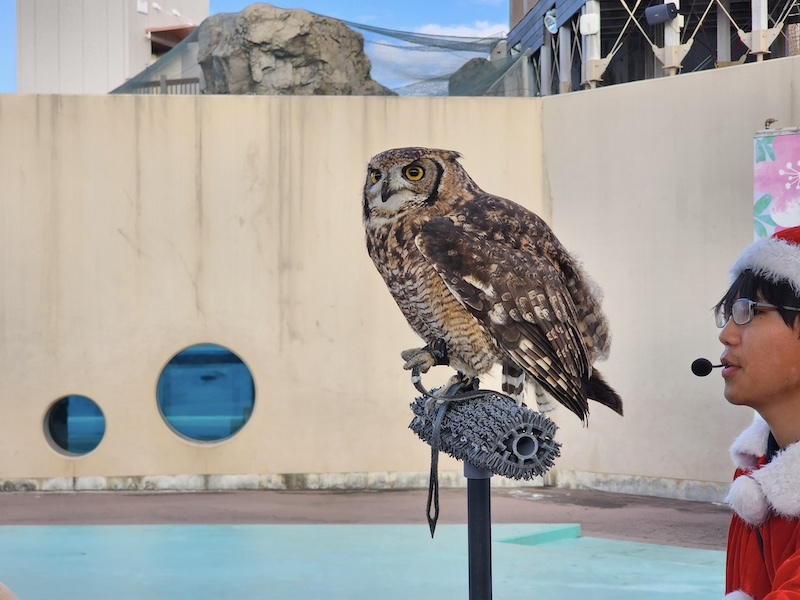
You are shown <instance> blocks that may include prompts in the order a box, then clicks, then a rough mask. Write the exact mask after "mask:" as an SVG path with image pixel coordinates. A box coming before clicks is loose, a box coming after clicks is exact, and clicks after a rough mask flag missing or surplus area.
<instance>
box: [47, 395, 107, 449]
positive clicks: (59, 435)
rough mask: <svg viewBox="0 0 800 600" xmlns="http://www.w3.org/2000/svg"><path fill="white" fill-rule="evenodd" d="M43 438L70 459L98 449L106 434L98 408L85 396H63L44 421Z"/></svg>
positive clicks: (103, 418) (51, 408)
mask: <svg viewBox="0 0 800 600" xmlns="http://www.w3.org/2000/svg"><path fill="white" fill-rule="evenodd" d="M44 429H45V437H47V439H48V440H49V441H50V443H51V444H52V445H53V447H54V448H55V449H56V450H57V451H59V452H61V453H67V454H70V455H82V454H86V453H88V452H91V451H92V450H94V449H95V448H97V446H98V444H100V441H101V440H102V439H103V435H105V432H106V419H105V417H104V416H103V412H102V411H101V410H100V408H99V407H98V406H97V404H95V403H94V402H92V400H90V399H89V398H87V397H86V396H64V397H63V398H60V399H59V400H56V401H55V402H54V403H53V405H52V406H51V407H50V408H49V410H48V411H47V414H46V415H45V418H44Z"/></svg>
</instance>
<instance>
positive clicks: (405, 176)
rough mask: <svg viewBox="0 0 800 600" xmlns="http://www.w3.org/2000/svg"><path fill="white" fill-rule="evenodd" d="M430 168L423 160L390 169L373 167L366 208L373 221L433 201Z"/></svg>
mask: <svg viewBox="0 0 800 600" xmlns="http://www.w3.org/2000/svg"><path fill="white" fill-rule="evenodd" d="M428 174H429V173H428V172H427V168H426V166H425V165H423V164H422V163H421V162H420V161H414V162H412V163H410V164H407V165H403V166H400V165H398V166H394V167H391V168H389V169H388V170H385V171H384V170H381V169H378V168H375V167H370V169H369V172H368V174H367V186H368V187H367V190H366V194H365V195H366V200H367V202H366V203H367V206H366V208H367V209H368V211H369V218H370V219H371V220H372V221H373V222H377V221H380V222H388V221H392V220H394V219H395V218H397V217H399V216H400V215H401V214H402V213H404V212H406V211H408V210H411V209H414V208H417V207H419V206H421V205H423V204H425V203H426V202H428V201H429V199H430V197H431V190H430V183H429V182H428V180H427V178H426V175H428Z"/></svg>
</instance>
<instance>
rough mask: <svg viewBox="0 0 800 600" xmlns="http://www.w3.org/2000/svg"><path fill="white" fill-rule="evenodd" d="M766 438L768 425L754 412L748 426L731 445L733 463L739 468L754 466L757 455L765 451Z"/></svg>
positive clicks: (767, 436)
mask: <svg viewBox="0 0 800 600" xmlns="http://www.w3.org/2000/svg"><path fill="white" fill-rule="evenodd" d="M768 438H769V425H767V422H766V421H765V420H764V419H763V418H761V415H759V414H758V413H755V414H754V416H753V422H752V423H751V425H750V427H748V428H747V429H745V430H744V431H743V432H742V433H740V434H739V437H737V438H736V441H734V442H733V445H731V458H733V464H735V465H736V466H737V467H738V468H740V469H752V468H753V467H755V466H756V463H757V462H758V459H759V457H761V456H764V455H765V454H766V453H767V439H768Z"/></svg>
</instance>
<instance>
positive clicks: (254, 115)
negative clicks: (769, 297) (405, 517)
mask: <svg viewBox="0 0 800 600" xmlns="http://www.w3.org/2000/svg"><path fill="white" fill-rule="evenodd" d="M799 60H800V59H781V60H773V61H767V62H764V63H762V64H754V65H746V66H743V67H739V68H737V69H723V70H719V71H715V72H706V73H702V74H698V75H682V76H680V77H678V78H672V79H661V80H654V81H645V82H640V83H634V84H629V85H625V86H615V87H612V88H608V89H600V90H594V91H590V92H580V93H575V94H569V95H564V96H558V97H553V98H547V99H544V100H541V99H525V98H509V99H500V98H482V99H481V98H445V99H421V98H321V97H320V98H316V97H314V98H304V97H298V98H290V97H197V98H189V97H172V96H167V97H139V98H136V97H124V96H114V97H66V96H54V97H34V96H0V182H2V186H0V202H1V203H2V209H3V210H2V215H3V217H2V219H0V256H2V262H0V290H2V291H1V292H0V293H1V294H2V296H0V298H2V300H1V301H0V302H1V304H0V307H1V308H0V410H1V411H2V414H3V415H4V418H3V419H1V420H0V482H2V481H6V482H9V485H11V486H12V487H13V486H16V485H17V484H18V482H20V481H22V482H23V483H24V485H29V486H30V487H37V486H38V487H42V486H44V487H50V488H97V487H126V486H130V487H143V486H144V487H147V486H152V487H159V486H177V487H190V488H202V487H208V486H211V487H214V486H222V487H224V486H229V485H230V486H237V485H239V486H241V485H244V486H250V487H258V486H271V485H277V486H280V485H284V484H286V481H288V480H287V479H286V478H281V477H280V476H281V475H282V474H291V473H301V474H305V475H306V477H305V478H300V479H299V480H296V481H300V482H301V484H303V485H311V486H326V485H342V486H346V485H354V486H359V485H375V486H391V485H415V484H417V485H418V484H420V483H423V484H424V482H425V479H424V472H425V471H426V470H427V468H428V459H429V456H428V448H427V446H425V445H424V444H422V443H421V442H419V441H418V440H416V439H415V438H414V436H413V434H411V433H410V432H409V431H408V430H407V429H406V425H407V424H408V422H409V421H410V411H409V409H408V406H407V405H408V402H409V401H410V400H411V399H412V398H413V396H414V391H413V389H412V387H411V385H410V383H409V381H408V378H407V374H406V373H405V372H403V371H402V370H401V369H400V366H401V365H400V363H401V361H400V360H399V358H398V352H399V351H400V350H401V349H403V348H406V347H409V346H411V345H414V344H416V342H417V340H416V339H415V336H414V335H413V334H412V333H411V332H410V330H409V328H408V327H407V326H406V324H405V322H404V320H403V318H402V317H401V315H400V313H399V311H398V310H397V308H396V307H395V305H394V303H393V302H392V300H391V299H390V297H389V295H388V293H387V292H386V290H385V289H384V286H383V283H382V282H381V281H380V278H379V277H378V275H377V273H376V272H374V269H373V267H372V265H371V263H370V261H369V259H368V258H367V255H366V252H365V249H364V244H363V232H362V227H361V222H360V189H361V185H362V181H363V176H364V167H365V165H366V162H367V160H368V158H369V157H370V156H371V155H372V154H374V153H376V152H378V151H381V150H383V149H386V148H389V147H397V146H404V145H416V144H421V145H430V146H438V147H446V148H452V149H457V150H460V151H461V152H463V153H464V154H465V158H464V164H465V165H466V167H467V169H468V170H469V171H470V172H471V173H472V175H473V176H474V178H475V179H476V181H478V183H479V184H481V185H482V186H483V187H484V188H485V189H486V190H488V191H491V192H494V193H497V194H500V195H504V196H507V197H510V198H513V199H515V200H518V201H522V202H523V203H524V204H526V205H527V206H529V207H530V208H532V209H534V210H537V211H539V212H540V213H542V214H543V215H544V216H545V217H546V218H548V219H551V220H552V223H553V225H554V229H555V230H556V233H557V234H558V235H559V237H560V238H561V239H562V241H563V242H564V243H565V245H567V247H569V248H571V249H572V250H573V251H575V252H576V253H577V254H579V255H580V256H581V257H582V259H583V262H584V264H585V266H586V267H587V269H588V270H589V271H590V272H591V273H592V275H593V276H594V278H595V279H596V280H597V281H598V282H599V283H600V284H601V285H602V287H603V288H604V290H605V293H606V302H605V306H606V309H607V312H608V314H609V317H610V321H611V325H612V328H613V331H614V347H613V350H612V356H611V359H610V360H609V361H608V362H607V363H606V364H604V365H601V370H603V371H604V373H605V374H606V376H607V378H608V379H609V381H610V382H611V383H612V384H613V385H614V386H615V387H616V388H617V389H618V390H619V392H620V393H621V394H622V396H623V398H624V400H625V403H626V416H625V417H624V418H619V417H617V416H616V415H614V414H612V413H610V412H609V411H607V410H605V409H604V408H603V407H601V406H597V407H595V408H594V410H593V411H592V415H591V418H590V422H589V427H588V428H583V427H581V426H580V424H579V423H578V422H577V420H576V419H575V418H574V416H572V415H571V414H569V413H567V412H566V411H557V413H556V415H555V417H554V418H555V419H556V420H557V422H558V423H559V425H560V426H561V430H560V432H559V434H558V435H559V439H560V440H561V441H562V442H563V457H562V458H561V459H560V460H559V461H558V462H557V464H556V468H555V470H554V471H553V476H552V478H551V480H552V481H553V482H555V483H558V484H559V485H591V486H595V487H602V488H605V489H618V490H622V491H637V492H644V493H655V494H660V495H665V496H679V497H689V498H700V497H703V498H719V496H720V495H721V493H722V490H723V489H724V483H725V482H726V481H727V480H728V479H729V477H730V474H731V470H730V466H729V460H728V457H727V447H728V446H729V444H730V442H731V441H732V440H733V438H734V436H735V435H736V434H737V433H738V431H739V430H740V429H741V428H742V427H743V426H744V425H745V424H746V423H747V422H748V421H749V419H750V414H749V411H748V410H746V409H737V408H732V407H728V406H727V404H726V403H725V401H724V399H723V397H722V384H721V381H720V379H719V377H718V374H717V373H716V372H715V373H714V375H712V376H710V377H708V378H706V379H698V378H695V377H694V376H692V375H691V373H690V371H689V364H690V363H691V361H692V360H693V359H694V358H696V357H698V356H706V357H709V358H711V359H712V360H713V359H714V358H716V357H718V356H719V353H720V350H721V346H720V344H719V342H718V341H717V338H716V336H717V331H716V329H715V328H714V326H713V324H712V322H711V311H710V308H711V306H712V305H713V304H714V303H715V302H716V300H717V299H718V298H719V297H720V295H721V294H722V293H723V291H724V289H725V286H726V284H727V269H728V267H729V265H730V264H731V262H732V261H733V260H734V258H735V257H736V256H737V254H738V253H739V251H740V250H741V248H742V247H743V246H744V245H745V244H747V243H748V242H749V241H750V239H751V237H752V233H751V203H752V191H751V190H752V160H753V159H752V138H753V133H754V132H755V131H757V130H758V129H760V128H761V127H762V126H763V122H764V119H765V118H767V117H775V118H778V119H779V123H780V124H782V125H784V126H789V125H796V124H797V119H799V118H800V102H799V101H798V96H797V92H795V91H793V90H795V89H797V88H798V83H800V62H798V61H799ZM200 342H214V343H218V344H222V345H224V346H227V347H229V348H231V349H232V350H233V351H235V352H236V353H237V354H238V355H239V356H240V357H241V358H242V359H243V360H244V361H245V362H246V363H247V364H248V366H249V367H250V368H251V369H252V371H253V374H254V377H255V381H256V388H257V399H256V407H255V411H254V413H253V417H252V419H251V421H250V423H249V424H248V425H247V426H246V427H245V428H244V429H243V430H242V431H241V432H240V433H239V434H238V435H236V436H235V437H234V438H232V439H230V440H228V441H226V442H223V443H219V444H212V445H202V444H196V443H190V442H186V441H184V440H182V439H180V438H178V437H177V436H175V435H174V434H173V433H171V431H170V430H169V429H168V428H167V427H166V426H165V425H164V423H163V422H162V420H161V417H160V415H159V413H158V410H157V407H156V400H155V385H156V380H157V378H158V375H159V372H160V370H161V368H162V367H163V366H164V364H165V363H166V362H167V361H168V360H169V358H170V357H171V356H172V355H173V354H174V353H175V352H177V351H179V350H181V349H183V348H184V347H186V346H189V345H191V344H194V343H200ZM440 370H441V369H440ZM430 383H432V382H430ZM486 384H487V385H488V386H492V385H497V381H494V382H492V381H487V382H486ZM65 394H85V395H88V396H90V397H91V398H93V399H94V400H95V401H97V402H98V404H99V405H100V406H101V408H102V409H103V411H104V413H105V416H106V420H107V430H106V437H105V439H104V440H103V442H102V443H101V444H100V446H99V447H98V448H97V449H96V450H95V451H94V452H92V453H90V454H88V455H86V456H85V457H83V458H66V457H63V456H61V455H59V454H58V453H56V452H55V451H54V450H53V449H51V447H50V446H49V445H48V443H47V442H46V440H45V437H44V435H43V432H42V420H43V417H44V414H45V412H46V410H47V408H48V406H49V405H50V403H51V402H53V401H54V400H55V399H57V398H59V397H61V396H63V395H65ZM442 469H443V471H444V472H445V474H446V476H447V477H449V479H448V481H450V482H454V481H456V478H455V477H454V476H453V475H452V474H453V473H455V472H457V470H458V467H457V465H456V464H455V463H454V462H453V461H450V460H446V461H444V462H443V464H442ZM148 477H149V478H150V479H148ZM170 477H173V479H170Z"/></svg>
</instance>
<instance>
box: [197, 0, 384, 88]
mask: <svg viewBox="0 0 800 600" xmlns="http://www.w3.org/2000/svg"><path fill="white" fill-rule="evenodd" d="M198 36H199V53H198V62H199V63H200V67H201V68H202V70H203V76H204V78H205V82H206V89H205V93H206V94H268V95H276V94H295V95H340V96H341V95H345V96H353V95H355V96H375V95H394V92H392V91H391V90H389V89H388V88H386V87H384V86H382V85H381V84H379V83H378V82H377V81H374V80H373V79H372V78H371V77H370V68H371V64H370V61H369V58H368V57H367V55H366V54H364V38H363V37H362V36H361V35H360V34H358V33H356V32H355V31H353V30H351V29H350V28H348V27H347V26H346V25H344V24H343V23H342V22H340V21H337V20H335V19H330V18H327V17H321V16H318V15H313V14H311V13H308V12H306V11H304V10H283V9H280V8H276V7H274V6H271V5H269V4H253V5H251V6H248V7H247V8H245V9H244V10H243V11H242V12H240V13H236V14H219V15H214V16H211V17H209V18H208V19H206V20H205V21H203V23H202V24H201V25H200V27H199V29H198Z"/></svg>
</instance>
